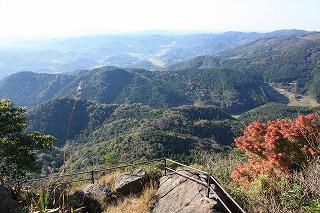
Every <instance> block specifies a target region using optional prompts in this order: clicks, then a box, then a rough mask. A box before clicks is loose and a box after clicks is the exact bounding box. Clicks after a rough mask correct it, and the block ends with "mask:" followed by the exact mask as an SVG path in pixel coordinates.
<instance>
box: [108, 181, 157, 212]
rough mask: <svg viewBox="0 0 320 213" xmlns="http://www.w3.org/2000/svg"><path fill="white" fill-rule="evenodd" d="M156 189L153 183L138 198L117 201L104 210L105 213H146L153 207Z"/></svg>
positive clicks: (131, 197) (130, 197) (132, 197)
mask: <svg viewBox="0 0 320 213" xmlns="http://www.w3.org/2000/svg"><path fill="white" fill-rule="evenodd" d="M156 192H157V187H156V184H155V183H151V184H149V185H148V186H147V187H146V188H145V189H144V191H143V192H142V194H141V195H140V196H139V197H134V196H129V197H126V198H123V199H119V200H118V201H117V202H116V203H113V204H111V205H109V206H107V207H106V208H105V210H106V211H105V212H106V213H118V212H130V213H147V212H150V209H151V208H152V207H153V205H154V202H155V198H156Z"/></svg>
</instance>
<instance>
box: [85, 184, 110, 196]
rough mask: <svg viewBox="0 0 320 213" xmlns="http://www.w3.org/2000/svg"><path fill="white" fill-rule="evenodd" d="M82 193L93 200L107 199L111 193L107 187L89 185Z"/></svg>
mask: <svg viewBox="0 0 320 213" xmlns="http://www.w3.org/2000/svg"><path fill="white" fill-rule="evenodd" d="M83 192H84V193H85V194H86V195H88V196H90V197H93V198H107V197H108V195H109V194H110V193H111V188H110V187H109V186H108V185H99V184H96V183H95V184H89V185H87V186H86V187H85V188H84V189H83Z"/></svg>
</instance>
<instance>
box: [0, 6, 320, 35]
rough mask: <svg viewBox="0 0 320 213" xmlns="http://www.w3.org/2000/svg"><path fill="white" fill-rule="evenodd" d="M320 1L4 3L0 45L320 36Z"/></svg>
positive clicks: (0, 19) (1, 14) (0, 25)
mask: <svg viewBox="0 0 320 213" xmlns="http://www.w3.org/2000/svg"><path fill="white" fill-rule="evenodd" d="M319 11H320V0H0V39H2V40H6V39H9V40H10V39H15V38H40V37H48V36H49V37H66V36H74V35H86V34H104V33H115V32H116V33H118V32H136V31H146V30H169V31H208V32H223V31H257V32H261V31H262V32H265V31H273V30H279V29H305V30H310V31H313V30H319V31H320V12H319Z"/></svg>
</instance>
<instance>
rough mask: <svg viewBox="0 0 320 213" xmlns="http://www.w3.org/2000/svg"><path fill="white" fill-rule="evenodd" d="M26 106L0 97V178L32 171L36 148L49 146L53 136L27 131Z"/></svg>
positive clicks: (6, 178)
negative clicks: (14, 103) (18, 105)
mask: <svg viewBox="0 0 320 213" xmlns="http://www.w3.org/2000/svg"><path fill="white" fill-rule="evenodd" d="M27 126H28V122H27V116H26V108H22V107H15V106H14V105H13V103H12V102H11V101H9V100H0V177H1V178H0V181H1V182H6V181H8V180H12V179H16V178H20V177H23V176H24V175H25V174H26V172H28V171H35V170H36V168H37V167H36V154H35V152H36V151H38V150H46V149H50V148H51V147H52V144H53V142H54V141H55V138H54V137H53V136H50V135H43V134H41V133H39V132H27V131H26V128H27Z"/></svg>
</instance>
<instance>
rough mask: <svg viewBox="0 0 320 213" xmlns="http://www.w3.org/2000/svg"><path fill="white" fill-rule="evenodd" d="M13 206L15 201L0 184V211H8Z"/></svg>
mask: <svg viewBox="0 0 320 213" xmlns="http://www.w3.org/2000/svg"><path fill="white" fill-rule="evenodd" d="M14 206H15V201H14V200H12V199H11V195H10V193H9V192H8V191H7V189H6V188H5V187H3V186H0V213H6V212H9V210H10V209H12V208H13V207H14Z"/></svg>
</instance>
